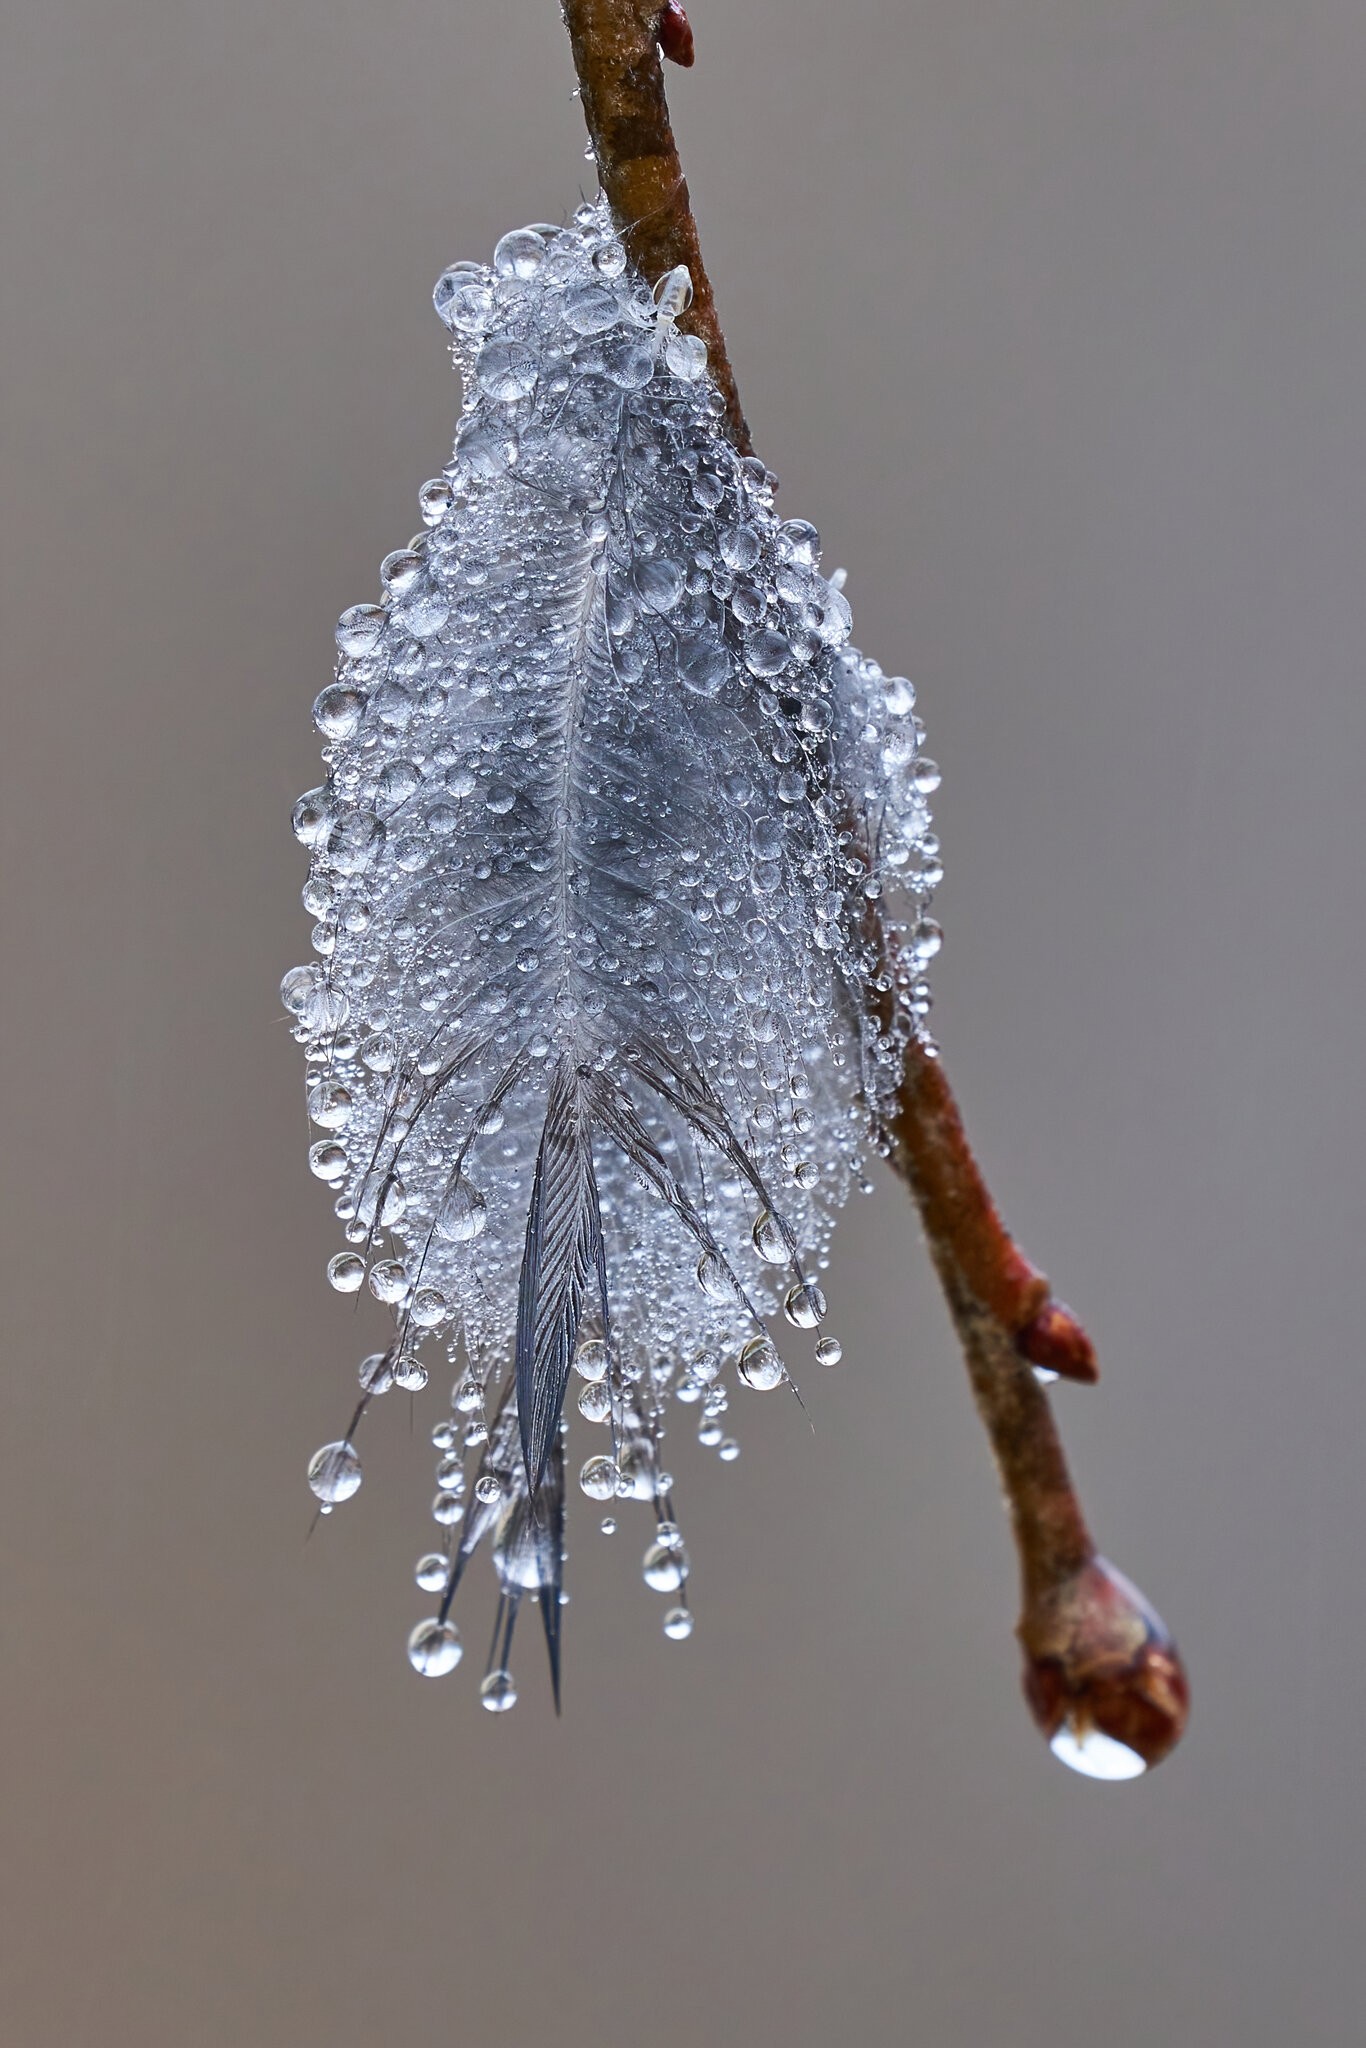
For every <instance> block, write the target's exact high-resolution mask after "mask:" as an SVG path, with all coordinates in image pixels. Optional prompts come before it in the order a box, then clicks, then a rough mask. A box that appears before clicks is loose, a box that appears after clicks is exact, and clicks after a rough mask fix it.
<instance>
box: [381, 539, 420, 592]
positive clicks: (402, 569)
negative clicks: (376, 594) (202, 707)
mask: <svg viewBox="0 0 1366 2048" xmlns="http://www.w3.org/2000/svg"><path fill="white" fill-rule="evenodd" d="M421 574H422V557H421V555H419V554H417V553H415V552H414V550H413V549H412V548H395V549H394V552H393V553H392V554H390V555H386V556H385V557H384V560H383V561H382V562H381V563H380V565H379V575H380V581H381V583H383V585H384V587H385V589H386V590H389V591H392V592H393V594H394V596H395V597H402V596H403V594H404V592H405V591H408V590H411V589H412V587H413V585H414V584H415V583H416V582H417V579H418V577H419V576H420V575H421Z"/></svg>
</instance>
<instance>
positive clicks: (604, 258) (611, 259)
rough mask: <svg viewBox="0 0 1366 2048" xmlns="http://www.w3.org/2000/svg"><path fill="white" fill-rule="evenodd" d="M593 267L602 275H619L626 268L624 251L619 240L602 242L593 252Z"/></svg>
mask: <svg viewBox="0 0 1366 2048" xmlns="http://www.w3.org/2000/svg"><path fill="white" fill-rule="evenodd" d="M593 267H594V269H595V270H598V271H600V272H601V274H602V275H603V276H604V277H620V276H621V274H622V272H623V271H624V270H625V268H626V251H625V250H624V249H623V248H622V246H621V243H620V242H604V243H603V245H602V247H601V248H600V249H598V250H596V251H595V252H594V256H593Z"/></svg>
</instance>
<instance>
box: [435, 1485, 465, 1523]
mask: <svg viewBox="0 0 1366 2048" xmlns="http://www.w3.org/2000/svg"><path fill="white" fill-rule="evenodd" d="M464 1519H465V1503H464V1501H463V1500H462V1499H461V1498H460V1495H459V1494H458V1493H448V1492H446V1491H445V1490H444V1489H443V1490H442V1492H440V1493H438V1494H437V1496H436V1499H435V1500H434V1501H433V1502H432V1520H433V1521H434V1522H436V1523H438V1524H439V1525H440V1527H441V1528H443V1529H453V1528H454V1527H455V1525H456V1523H457V1522H463V1521H464Z"/></svg>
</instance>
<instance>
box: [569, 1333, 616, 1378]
mask: <svg viewBox="0 0 1366 2048" xmlns="http://www.w3.org/2000/svg"><path fill="white" fill-rule="evenodd" d="M607 1366H608V1355H607V1346H606V1345H605V1344H604V1343H603V1341H602V1339H601V1337H582V1338H580V1340H579V1345H578V1349H577V1350H576V1351H575V1353H574V1370H575V1371H576V1372H577V1373H580V1374H582V1376H583V1378H584V1379H586V1380H601V1379H605V1378H606V1377H607Z"/></svg>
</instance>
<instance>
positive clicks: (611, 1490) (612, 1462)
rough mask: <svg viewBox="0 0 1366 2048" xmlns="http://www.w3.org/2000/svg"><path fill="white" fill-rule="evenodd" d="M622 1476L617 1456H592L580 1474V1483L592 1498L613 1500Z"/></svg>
mask: <svg viewBox="0 0 1366 2048" xmlns="http://www.w3.org/2000/svg"><path fill="white" fill-rule="evenodd" d="M620 1477H621V1474H620V1472H619V1471H618V1469H617V1462H616V1459H615V1458H609V1457H607V1456H605V1455H604V1456H601V1457H596V1458H590V1459H589V1460H588V1462H587V1463H586V1464H585V1466H584V1468H583V1470H582V1471H581V1472H580V1474H579V1485H580V1486H581V1487H582V1488H583V1490H584V1492H585V1493H586V1494H587V1495H588V1498H589V1499H590V1500H612V1499H614V1498H615V1496H616V1491H617V1483H618V1481H619V1479H620Z"/></svg>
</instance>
